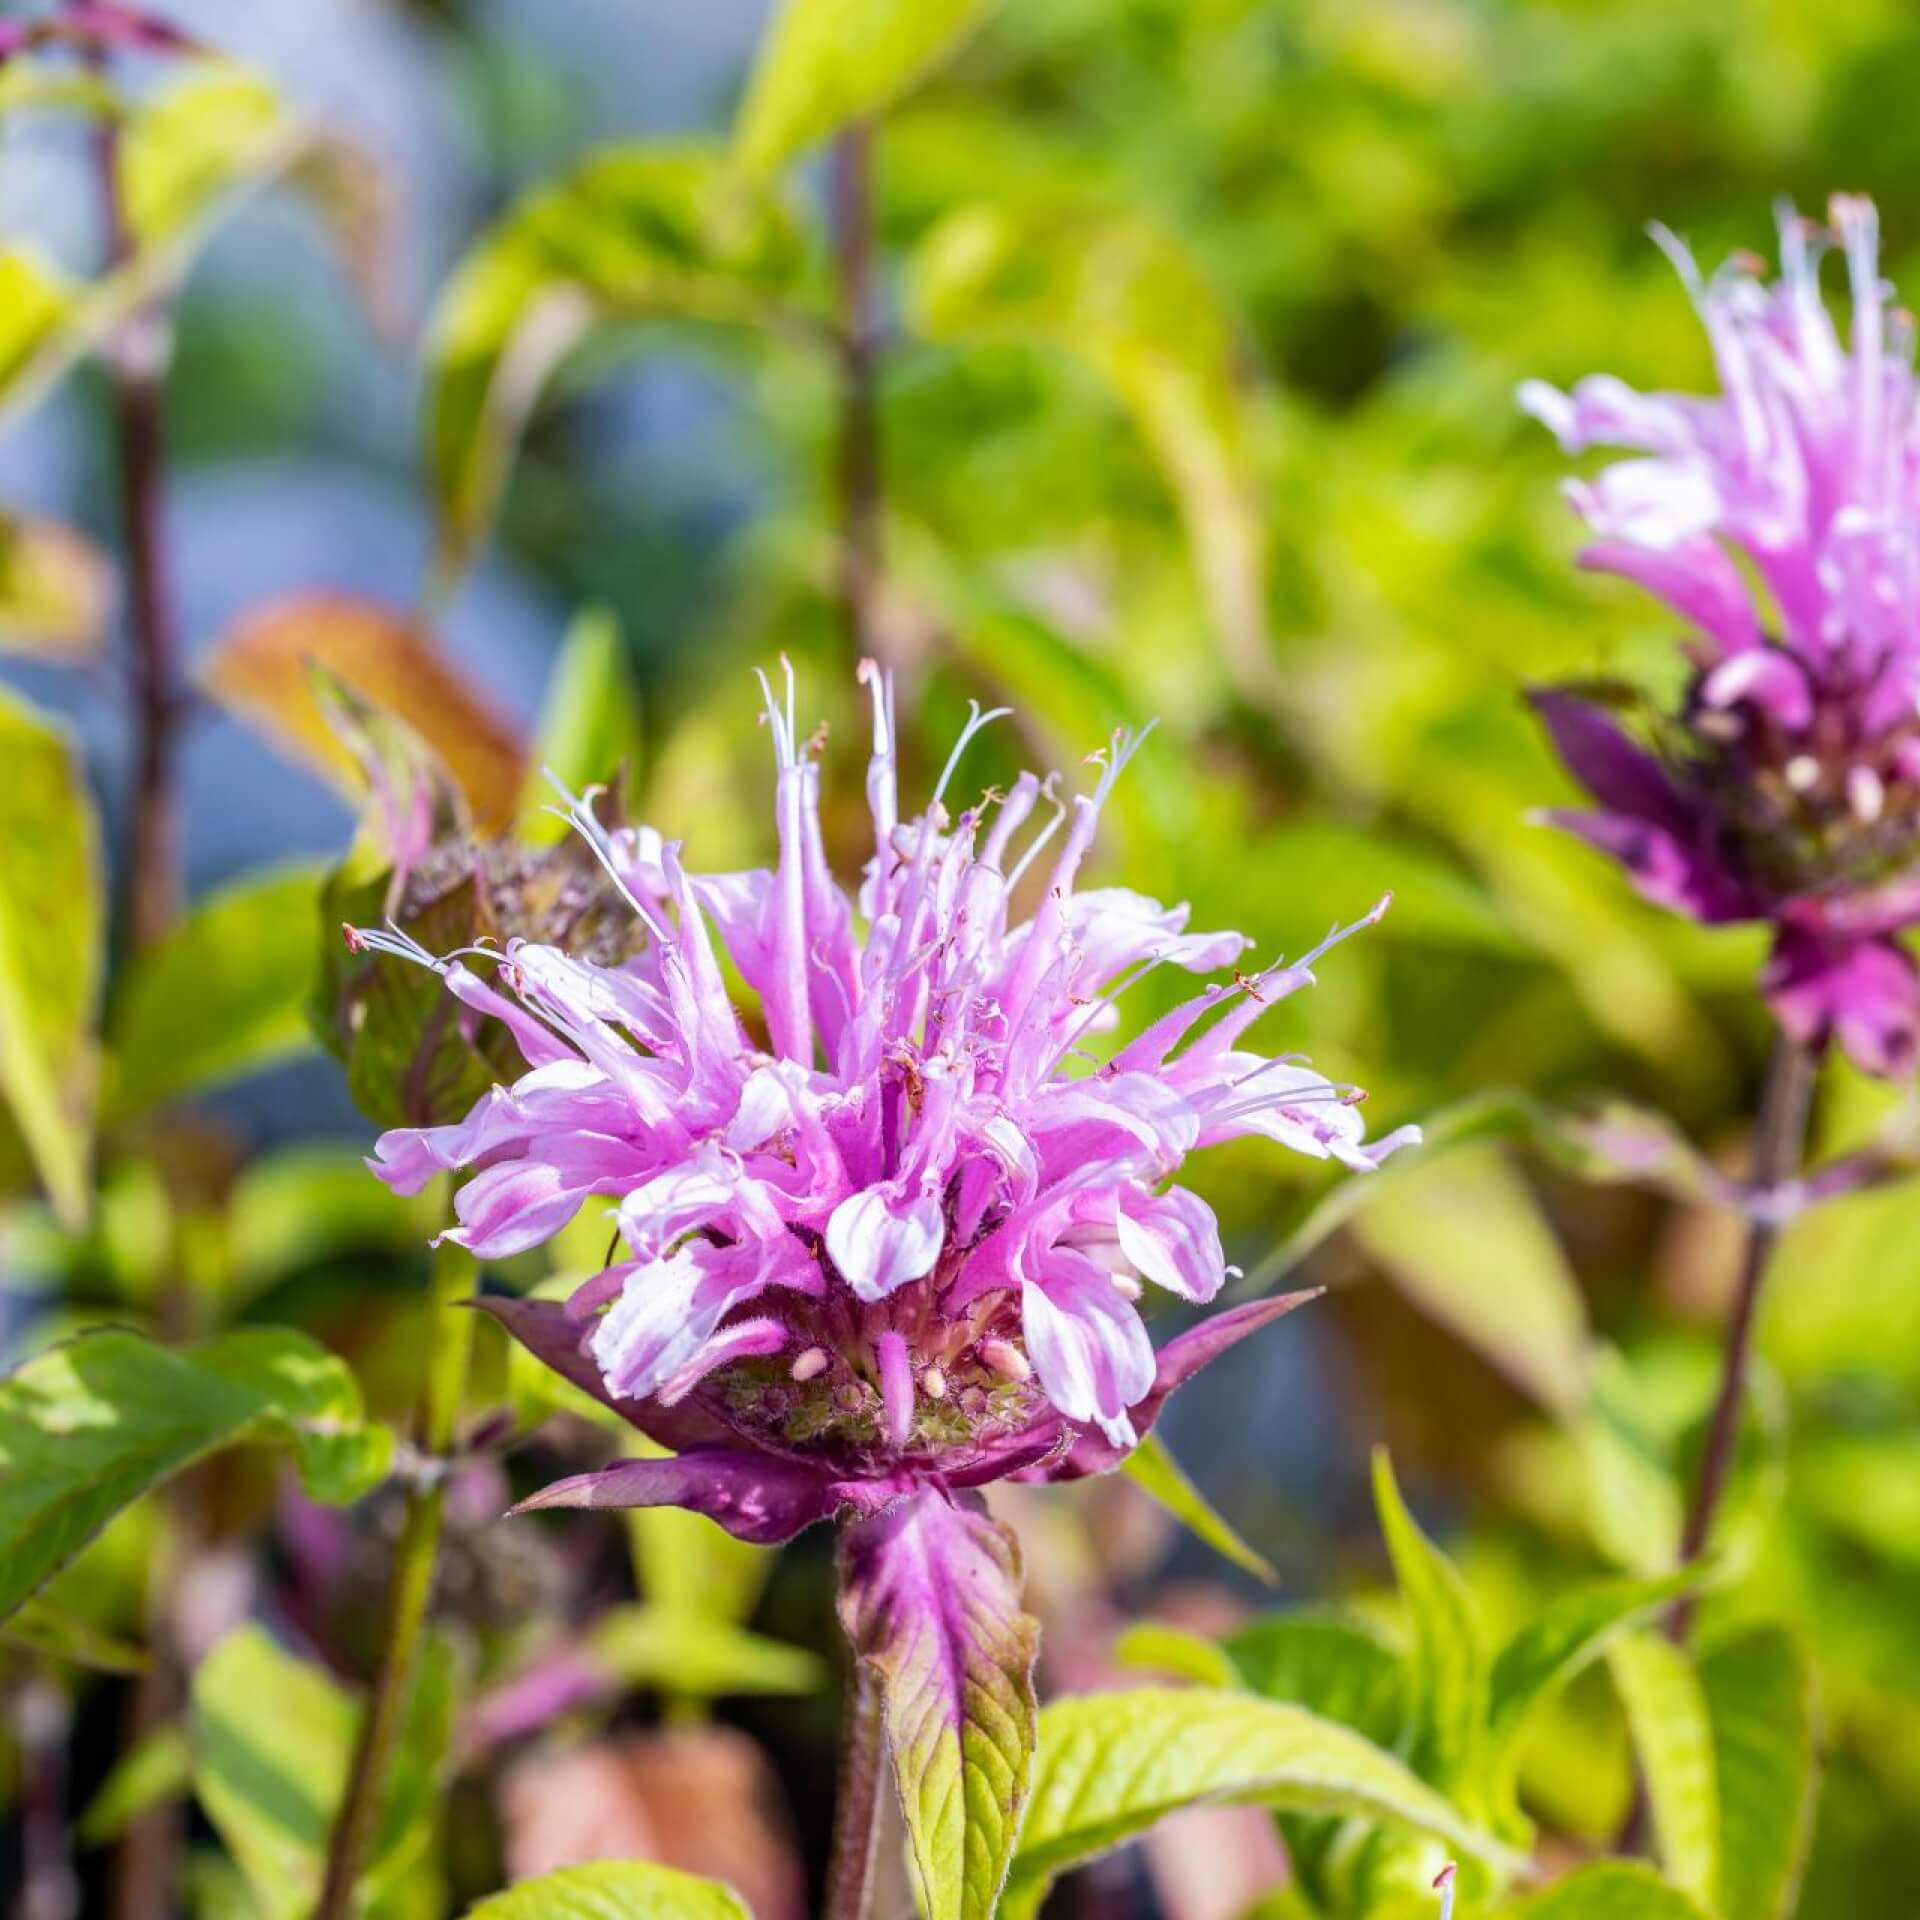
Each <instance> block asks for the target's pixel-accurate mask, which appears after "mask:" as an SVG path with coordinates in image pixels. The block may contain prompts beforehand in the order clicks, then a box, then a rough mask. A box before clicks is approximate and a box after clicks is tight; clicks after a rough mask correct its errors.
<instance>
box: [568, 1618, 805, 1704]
mask: <svg viewBox="0 0 1920 1920" xmlns="http://www.w3.org/2000/svg"><path fill="white" fill-rule="evenodd" d="M585 1646H586V1649H587V1651H588V1653H589V1654H590V1655H591V1657H592V1658H593V1659H594V1660H596V1661H597V1662H598V1663H599V1664H600V1665H602V1666H604V1667H605V1668H607V1669H608V1671H610V1672H611V1673H613V1674H614V1675H615V1676H616V1677H617V1678H618V1679H620V1680H621V1681H623V1682H624V1683H625V1684H626V1685H627V1686H630V1687H647V1688H651V1689H653V1690H655V1691H657V1692H660V1693H666V1694H674V1695H685V1696H687V1697H689V1698H693V1699H715V1698H718V1697H719V1696H720V1695H722V1694H732V1693H812V1692H813V1691H814V1690H815V1689H816V1688H818V1687H819V1686H821V1685H822V1683H823V1682H824V1681H825V1678H826V1670H825V1668H824V1667H823V1666H822V1665H821V1663H820V1661H819V1660H818V1659H817V1658H816V1657H815V1656H814V1655H813V1654H811V1653H809V1652H808V1651H807V1649H806V1648H804V1647H794V1646H788V1645H787V1644H786V1643H785V1642H783V1641H780V1640H769V1639H767V1638H766V1637H765V1635H763V1634H758V1633H749V1632H748V1631H747V1630H746V1628H744V1627H738V1626H734V1625H733V1624H732V1623H730V1622H729V1621H726V1620H722V1619H716V1618H715V1617H714V1616H713V1615H711V1614H707V1613H701V1612H695V1611H692V1610H690V1609H686V1608H676V1607H664V1606H645V1605H643V1606H627V1607H611V1608H609V1609H608V1610H607V1611H606V1612H605V1613H603V1614H602V1615H601V1616H600V1617H599V1619H598V1620H596V1621H595V1622H594V1624H593V1628H592V1630H591V1631H590V1632H589V1633H588V1634H587V1635H586V1636H585Z"/></svg>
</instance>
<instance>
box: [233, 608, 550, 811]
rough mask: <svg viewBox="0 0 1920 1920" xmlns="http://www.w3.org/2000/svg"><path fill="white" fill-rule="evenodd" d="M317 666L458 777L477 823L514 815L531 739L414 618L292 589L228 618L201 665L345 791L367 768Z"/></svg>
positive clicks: (354, 788) (363, 780) (355, 789)
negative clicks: (344, 732) (326, 695)
mask: <svg viewBox="0 0 1920 1920" xmlns="http://www.w3.org/2000/svg"><path fill="white" fill-rule="evenodd" d="M316 668H319V669H324V671H325V673H326V675H328V676H330V677H331V679H332V680H335V681H338V682H340V683H342V684H343V685H344V686H346V687H347V688H348V689H350V690H351V691H352V693H354V694H355V695H358V696H359V697H360V699H362V700H364V701H365V702H367V703H368V704H369V705H370V706H371V707H372V708H374V709H377V710H379V711H380V712H383V713H387V714H391V715H392V716H394V718H396V719H397V720H399V721H401V722H402V723H404V725H405V726H406V727H408V728H409V729H410V730H411V731H412V732H413V733H414V734H416V735H418V737H419V738H420V739H421V740H422V741H424V742H425V743H426V745H427V746H428V747H429V748H430V749H431V750H432V751H433V753H434V754H435V755H436V756H437V757H438V759H439V760H440V761H441V762H442V763H443V764H444V765H445V767H446V768H447V770H448V772H449V773H451V774H452V776H453V778H454V780H455V781H456V782H457V783H458V786H459V789H460V792H461V794H462V795H463V796H464V798H465V800H466V803H467V806H468V807H469V809H470V810H471V812H472V814H473V818H474V823H475V825H477V826H478V827H479V828H480V829H481V830H482V831H483V832H487V833H500V832H504V831H505V830H506V829H507V828H508V827H509V826H511V825H512V823H513V818H514V812H515V808H516V806H517V805H518V802H519V797H520V790H521V785H522V782H523V779H524V777H525V769H526V750H525V746H524V744H523V742H522V741H521V739H520V737H519V734H518V733H517V731H516V730H515V728H514V727H513V725H512V724H511V723H510V722H509V721H508V720H506V719H505V718H504V717H503V716H502V715H501V714H500V713H499V712H498V711H497V710H496V709H495V707H494V705H493V702H492V701H491V700H490V699H489V698H488V697H487V696H486V695H484V694H483V693H481V691H480V690H479V689H478V688H476V687H475V686H473V685H472V684H471V682H470V681H469V680H468V679H467V678H466V676H465V675H464V674H463V673H462V672H461V671H460V670H459V668H458V667H457V666H456V665H455V663H454V662H453V660H452V659H450V658H449V657H448V656H447V654H446V653H444V652H443V651H442V650H441V648H440V647H439V646H438V645H436V644H435V642H434V641H433V640H432V639H431V637H430V636H429V635H427V634H426V633H425V632H424V631H423V630H422V629H421V628H420V627H419V626H418V625H417V624H416V623H415V622H414V621H412V620H411V619H409V618H408V617H407V616H406V615H404V614H402V613H399V612H397V611H396V610H395V609H393V608H390V607H386V606H383V605H381V604H379V603H378V602H376V601H372V600H361V599H354V598H351V597H349V596H347V595H345V594H333V593H296V594H289V595H286V596H285V597H283V598H281V599H278V600H274V601H270V602H268V603H267V604H266V605H265V606H262V607H259V608H257V609H255V611H254V612H252V613H250V614H248V615H246V616H245V617H244V618H243V619H241V620H240V621H239V622H237V623H236V624H235V625H234V626H232V627H230V628H229V629H228V630H227V631H226V632H225V633H224V634H223V635H222V636H221V637H220V639H219V641H218V642H217V643H216V644H215V646H214V648H213V649H212V651H211V652H210V653H209V654H208V656H207V658H206V660H205V661H204V663H203V664H202V666H201V668H200V680H201V684H202V685H203V686H205V688H206V689H207V691H208V692H209V693H211V694H212V695H213V697H214V698H215V699H216V700H218V701H219V702H220V704H221V705H222V706H224V707H226V708H228V709H229V710H230V711H232V712H234V713H236V714H238V715H239V716H240V717H241V718H242V719H243V720H245V721H247V722H248V723H249V724H250V725H252V726H255V727H258V728H259V729H260V730H261V731H262V732H263V733H264V734H265V735H266V736H267V737H268V738H269V739H270V740H272V741H273V742H274V744H275V745H276V746H278V747H279V748H280V749H281V751H282V752H284V753H286V754H287V755H288V756H289V757H290V758H292V759H294V760H298V761H301V762H304V763H305V764H306V765H308V766H310V767H312V768H313V769H314V770H315V771H316V772H318V773H320V774H321V775H323V776H324V777H325V778H327V779H328V780H330V781H331V782H332V783H333V784H334V785H335V786H337V787H338V788H339V789H340V790H341V791H342V792H343V793H345V794H347V795H348V796H349V797H351V798H355V799H358V798H360V797H362V796H364V795H365V794H367V792H368V791H369V786H370V780H369V769H368V768H367V767H366V765H365V764H363V761H362V760H361V759H359V758H356V756H355V754H354V752H353V750H352V748H351V746H350V745H349V744H347V743H346V742H345V741H343V739H342V738H341V733H340V729H339V728H338V726H337V725H336V724H335V721H334V720H333V718H332V717H331V716H330V715H329V712H328V710H327V706H326V704H325V701H324V699H323V697H322V686H321V683H318V682H316V679H315V675H314V670H315V669H316Z"/></svg>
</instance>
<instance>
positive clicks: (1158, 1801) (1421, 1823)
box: [1002, 1688, 1519, 1920]
mask: <svg viewBox="0 0 1920 1920" xmlns="http://www.w3.org/2000/svg"><path fill="white" fill-rule="evenodd" d="M1219 1802H1229V1803H1233V1804H1252V1805H1261V1806H1269V1807H1274V1808H1280V1809H1291V1810H1296V1811H1301V1812H1310V1813H1330V1814H1331V1813H1338V1814H1352V1815H1357V1816H1360V1817H1362V1818H1364V1819H1368V1820H1373V1821H1380V1822H1385V1823H1388V1824H1392V1825H1398V1826H1403V1827H1407V1828H1411V1829H1413V1830H1415V1831H1417V1832H1420V1833H1425V1834H1430V1835H1433V1836H1434V1837H1436V1838H1438V1839H1441V1840H1444V1841H1445V1842H1447V1843H1448V1844H1449V1845H1450V1846H1453V1847H1455V1848H1457V1849H1459V1850H1460V1851H1461V1852H1463V1853H1467V1854H1471V1855H1473V1856H1474V1857H1475V1858H1477V1859H1482V1860H1485V1861H1487V1862H1488V1863H1490V1864H1491V1865H1493V1866H1494V1867H1495V1868H1496V1869H1497V1870H1501V1871H1507V1872H1511V1871H1513V1870H1514V1869H1515V1868H1516V1867H1517V1866H1518V1864H1519V1862H1518V1860H1517V1859H1516V1858H1515V1856H1513V1855H1512V1854H1510V1853H1509V1852H1508V1851H1507V1850H1506V1849H1505V1848H1504V1847H1502V1846H1501V1844H1500V1842H1499V1841H1497V1840H1496V1839H1494V1838H1493V1836H1492V1835H1491V1834H1487V1833H1484V1832H1482V1831H1480V1830H1479V1829H1478V1828H1477V1827H1475V1826H1474V1825H1473V1824H1472V1823H1471V1822H1470V1821H1469V1820H1468V1819H1467V1818H1466V1817H1465V1816H1464V1815H1463V1814H1462V1813H1461V1812H1460V1811H1459V1809H1458V1808H1457V1807H1455V1806H1454V1805H1453V1804H1452V1803H1451V1802H1450V1801H1448V1800H1447V1799H1445V1798H1444V1797H1443V1796H1442V1795H1440V1794H1439V1793H1436V1792H1435V1791H1434V1789H1433V1788H1431V1787H1429V1786H1427V1785H1426V1784H1425V1783H1424V1782H1423V1781H1421V1780H1419V1779H1416V1778H1415V1777H1414V1775H1413V1774H1412V1773H1411V1772H1410V1771H1409V1770H1408V1768H1407V1767H1406V1765H1405V1763H1404V1762H1402V1761H1401V1760H1399V1759H1397V1758H1396V1757H1395V1756H1394V1755H1392V1754H1390V1753H1388V1752H1386V1751H1384V1750H1383V1749H1382V1748H1380V1747H1377V1746H1375V1745H1374V1744H1373V1742H1372V1741H1370V1740H1367V1739H1365V1738H1364V1737H1363V1736H1361V1735H1360V1734H1357V1733H1355V1732H1354V1731H1353V1730H1352V1729H1351V1728H1348V1727H1342V1726H1339V1725H1336V1724H1335V1723H1334V1722H1333V1721H1331V1720H1323V1719H1321V1718H1320V1717H1319V1716H1318V1715H1316V1714H1312V1713H1308V1712H1307V1711H1306V1710H1305V1709H1304V1708H1301V1707H1292V1706H1282V1705H1279V1704H1276V1703H1275V1702H1272V1701H1268V1700H1257V1699H1254V1698H1252V1697H1250V1696H1249V1695H1246V1694H1241V1693H1214V1692H1209V1691H1207V1690H1205V1689H1201V1688H1180V1689H1170V1688H1148V1689H1142V1690H1139V1691H1128V1692H1124V1693H1095V1694H1086V1695H1082V1696H1080V1697H1078V1698H1073V1699H1066V1700H1056V1701H1054V1702H1053V1703H1052V1704H1051V1705H1050V1706H1048V1707H1047V1709H1046V1710H1045V1712H1043V1713H1042V1714H1041V1716H1040V1755H1039V1759H1038V1761H1037V1763H1036V1765H1035V1768H1034V1781H1033V1795H1032V1800H1031V1803H1030V1804H1029V1806H1028V1809H1027V1820H1026V1825H1025V1827H1024V1828H1023V1829H1022V1831H1021V1835H1020V1850H1019V1852H1018V1854H1017V1855H1016V1856H1015V1859H1014V1864H1013V1873H1012V1876H1011V1878H1010V1879H1009V1881H1008V1884H1007V1893H1006V1897H1005V1900H1004V1902H1003V1904H1002V1913H1003V1915H1004V1916H1006V1920H1026V1917H1027V1916H1030V1915H1032V1914H1033V1913H1034V1912H1036V1911H1037V1909H1038V1907H1039V1905H1040V1902H1041V1900H1042V1899H1043V1898H1044V1896H1045V1894H1046V1890H1047V1888H1048V1886H1049V1885H1050V1884H1051V1883H1052V1881H1053V1879H1054V1878H1055V1876H1056V1875H1058V1874H1060V1873H1063V1872H1065V1871H1066V1869H1067V1868H1068V1867H1071V1866H1074V1865H1076V1864H1077V1863H1078V1862H1080V1861H1082V1860H1088V1859H1091V1858H1092V1857H1093V1856H1095V1855H1096V1854H1100V1853H1105V1852H1107V1851H1108V1850H1109V1849H1111V1848H1113V1847H1117V1846H1120V1845H1122V1844H1123V1843H1124V1842H1126V1841H1128V1840H1132V1839H1136V1838H1138V1836H1139V1835H1141V1834H1142V1833H1144V1832H1146V1830H1147V1829H1148V1828H1149V1827H1151V1826H1153V1825H1154V1824H1155V1823H1156V1822H1157V1821H1159V1820H1161V1819H1163V1818H1165V1817H1166V1815H1168V1814H1170V1813H1177V1812H1179V1810H1180V1809H1181V1808H1182V1807H1189V1806H1194V1805H1197V1804H1200V1803H1209V1804H1212V1803H1219Z"/></svg>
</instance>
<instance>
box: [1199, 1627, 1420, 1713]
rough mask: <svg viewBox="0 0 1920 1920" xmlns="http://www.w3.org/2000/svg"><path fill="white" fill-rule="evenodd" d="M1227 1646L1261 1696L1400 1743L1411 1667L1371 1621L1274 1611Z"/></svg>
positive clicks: (1231, 1638)
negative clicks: (1369, 1623) (1406, 1666)
mask: <svg viewBox="0 0 1920 1920" xmlns="http://www.w3.org/2000/svg"><path fill="white" fill-rule="evenodd" d="M1222 1644H1223V1646H1224V1648H1225V1651H1226V1653H1227V1656H1228V1658H1229V1659H1231V1660H1232V1662H1233V1664H1234V1667H1235V1669H1236V1670H1237V1671H1238V1672H1239V1674H1240V1676H1241V1678H1242V1680H1243V1682H1244V1683H1245V1685H1246V1686H1247V1687H1248V1688H1249V1689H1250V1690H1251V1691H1253V1692H1254V1693H1257V1694H1261V1695H1263V1696H1264V1697H1265V1698H1266V1699H1269V1700H1279V1701H1284V1702H1286V1703H1288V1704H1289V1705H1292V1706H1297V1707H1305V1708H1306V1709H1307V1710H1308V1711H1309V1712H1311V1713H1317V1714H1319V1715H1320V1717H1321V1718H1322V1719H1325V1720H1337V1721H1339V1723H1340V1724H1341V1725H1342V1726H1343V1727H1352V1728H1353V1729H1354V1730H1355V1732H1357V1733H1364V1734H1365V1735H1366V1736H1367V1738H1368V1739H1369V1740H1372V1741H1374V1742H1375V1743H1376V1744H1377V1745H1379V1746H1383V1747H1393V1746H1397V1745H1398V1743H1399V1739H1400V1734H1401V1730H1402V1728H1403V1727H1404V1726H1405V1724H1406V1718H1407V1713H1408V1707H1409V1702H1408V1695H1407V1675H1406V1669H1405V1666H1404V1663H1403V1662H1402V1660H1401V1658H1400V1656H1399V1654H1398V1653H1396V1652H1395V1651H1394V1649H1393V1648H1392V1647H1390V1646H1388V1645H1387V1643H1386V1642H1385V1641H1384V1640H1383V1639H1382V1638H1381V1637H1380V1635H1379V1633H1378V1632H1377V1631H1376V1630H1375V1629H1374V1628H1373V1627H1371V1626H1370V1625H1368V1624H1367V1622H1365V1621H1364V1620H1361V1619H1359V1618H1357V1617H1352V1618H1350V1617H1348V1616H1346V1615H1344V1614H1336V1613H1321V1612H1315V1611H1306V1610H1303V1611H1300V1612H1296V1613H1270V1614H1267V1615H1265V1616H1264V1617H1263V1618H1261V1619H1258V1620H1253V1621H1249V1622H1248V1624H1247V1625H1246V1626H1244V1627H1241V1628H1239V1629H1237V1630H1236V1631H1235V1632H1234V1633H1232V1634H1231V1635H1229V1636H1228V1638H1227V1639H1226V1640H1225V1641H1224V1642H1223V1643H1222Z"/></svg>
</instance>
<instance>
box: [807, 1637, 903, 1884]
mask: <svg viewBox="0 0 1920 1920" xmlns="http://www.w3.org/2000/svg"><path fill="white" fill-rule="evenodd" d="M886 1770H887V1735H886V1723H885V1720H884V1717H883V1715H882V1711H881V1699H880V1677H879V1675H878V1674H877V1673H875V1671H874V1670H873V1668H872V1667H870V1666H869V1665H868V1664H867V1663H866V1661H864V1660H861V1659H858V1658H856V1659H855V1661H854V1663H853V1670H852V1672H851V1673H849V1674H848V1675H847V1703H846V1719H845V1724H844V1726H843V1728H842V1730H841V1736H840V1780H839V1792H838V1794H837V1796H836V1799H835V1803H834V1811H833V1856H832V1859H831V1860H830V1861H829V1863H828V1866H827V1897H826V1901H825V1904H824V1905H823V1907H822V1908H821V1914H822V1920H866V1916H867V1909H868V1906H869V1904H870V1903H871V1901H872V1898H873V1870H874V1862H875V1859H876V1857H877V1855H878V1852H879V1844H880V1817H881V1811H882V1809H881V1799H880V1796H881V1785H882V1780H883V1777H884V1776H885V1773H886Z"/></svg>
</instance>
